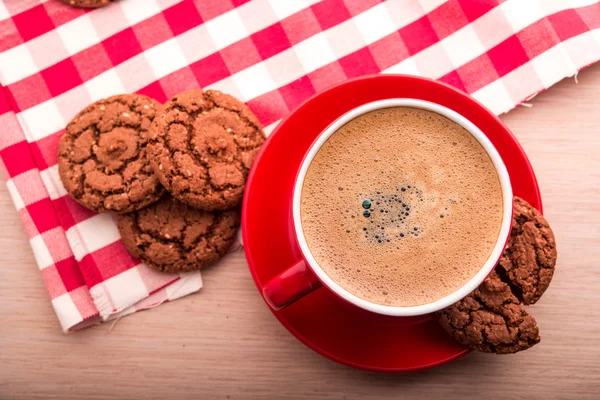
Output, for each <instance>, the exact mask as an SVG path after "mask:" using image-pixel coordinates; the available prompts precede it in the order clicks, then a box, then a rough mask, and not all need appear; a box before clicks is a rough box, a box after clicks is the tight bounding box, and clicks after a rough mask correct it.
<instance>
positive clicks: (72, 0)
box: [60, 0, 114, 8]
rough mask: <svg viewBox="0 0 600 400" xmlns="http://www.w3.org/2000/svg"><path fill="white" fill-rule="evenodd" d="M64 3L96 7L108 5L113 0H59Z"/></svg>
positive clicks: (82, 6)
mask: <svg viewBox="0 0 600 400" xmlns="http://www.w3.org/2000/svg"><path fill="white" fill-rule="evenodd" d="M60 1H62V2H63V3H65V4H68V5H70V6H73V7H81V8H98V7H103V6H105V5H108V4H109V3H111V2H112V1H114V0H60Z"/></svg>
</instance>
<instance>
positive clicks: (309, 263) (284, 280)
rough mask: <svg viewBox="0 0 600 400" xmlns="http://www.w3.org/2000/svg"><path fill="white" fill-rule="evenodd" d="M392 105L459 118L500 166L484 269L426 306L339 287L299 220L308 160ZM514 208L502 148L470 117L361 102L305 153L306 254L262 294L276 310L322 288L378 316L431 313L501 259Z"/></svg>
mask: <svg viewBox="0 0 600 400" xmlns="http://www.w3.org/2000/svg"><path fill="white" fill-rule="evenodd" d="M389 107H414V108H420V109H424V110H428V111H432V112H435V113H438V114H440V115H442V116H444V117H446V118H448V119H450V120H452V121H454V122H456V123H457V124H459V125H461V126H462V127H463V128H465V129H466V130H467V131H468V132H469V133H470V134H471V135H473V137H474V138H475V139H476V140H477V141H478V142H479V143H480V144H481V145H482V147H483V148H484V149H485V151H486V152H487V153H488V155H489V156H490V159H491V160H492V162H493V165H494V166H495V167H496V171H497V173H498V177H499V180H500V186H501V189H502V198H503V213H502V221H501V225H500V229H499V234H498V237H497V240H496V243H495V245H494V248H493V250H492V252H491V254H490V256H489V257H488V259H487V260H486V262H485V263H483V264H482V266H481V268H480V270H479V271H478V272H477V273H476V274H475V276H473V277H472V278H471V279H470V280H468V281H467V282H466V283H465V284H464V285H463V286H462V287H460V288H459V289H458V290H456V291H455V292H453V293H451V294H449V295H447V296H445V297H443V298H441V299H438V300H436V301H434V302H432V303H428V304H421V305H416V306H408V307H401V306H389V305H382V304H377V303H373V302H370V301H367V300H365V299H362V298H360V297H358V296H356V295H354V294H353V293H350V292H349V291H347V290H346V289H344V288H343V287H341V286H340V285H339V284H338V283H337V282H335V281H334V280H332V279H331V278H330V277H329V275H327V273H326V272H325V271H324V270H323V269H322V268H321V267H320V266H319V264H318V263H317V261H316V260H315V258H314V257H313V255H312V253H311V251H310V248H309V247H308V244H307V242H306V238H305V237H304V233H303V230H302V220H301V218H300V198H301V193H302V186H303V183H304V178H305V176H306V171H307V170H308V167H309V165H310V163H311V162H312V160H313V158H314V156H315V155H316V153H317V152H318V151H319V149H320V148H321V146H322V145H323V144H324V143H325V142H326V141H327V139H328V138H329V137H330V136H331V135H332V134H334V133H335V132H336V131H337V130H338V129H339V128H340V127H341V126H343V125H344V124H346V123H347V122H349V121H350V120H352V119H354V118H356V117H358V116H360V115H362V114H365V113H367V112H371V111H374V110H378V109H382V108H389ZM512 212H513V203H512V187H511V182H510V177H509V175H508V172H507V170H506V166H505V165H504V162H503V161H502V158H501V157H500V155H499V154H498V151H497V150H496V148H495V147H494V145H493V144H492V143H491V142H490V140H489V139H488V138H487V136H486V135H485V134H484V133H483V132H482V131H481V130H480V129H479V128H478V127H477V126H476V125H475V124H473V123H472V122H471V121H469V120H468V119H467V118H465V117H464V116H462V115H461V114H459V113H457V112H455V111H453V110H451V109H449V108H447V107H445V106H442V105H440V104H436V103H432V102H428V101H424V100H418V99H410V98H396V99H386V100H379V101H375V102H371V103H367V104H364V105H361V106H359V107H357V108H355V109H353V110H350V111H349V112H347V113H345V114H344V115H342V116H341V117H339V118H338V119H337V120H335V121H334V122H332V123H331V124H330V125H329V126H328V127H327V128H326V129H325V130H324V131H323V132H322V133H321V134H320V135H319V136H318V137H317V139H316V140H315V141H314V142H313V144H312V145H311V147H310V148H309V150H308V152H307V153H306V155H305V156H304V159H303V161H302V164H301V165H300V168H299V170H298V173H297V176H296V180H295V184H294V193H293V203H292V215H293V224H294V234H295V239H296V241H297V243H298V247H299V248H300V251H301V254H302V257H301V258H300V259H299V260H298V261H297V262H296V263H294V264H293V265H291V266H290V267H289V268H288V269H286V270H285V271H284V272H282V273H281V274H279V275H278V276H276V277H274V278H273V279H271V280H270V281H269V282H268V283H267V284H266V285H265V286H264V287H263V295H264V298H265V299H266V301H267V302H268V304H269V305H270V306H271V307H272V308H274V309H281V308H283V307H286V306H288V305H289V304H292V303H293V302H294V301H296V300H298V299H300V298H302V297H303V296H306V295H308V294H309V293H310V292H312V291H313V290H315V289H317V288H319V287H321V286H323V287H324V288H326V289H327V290H331V291H332V292H334V293H335V294H336V295H337V296H339V297H340V298H342V299H344V300H345V301H347V302H349V303H351V304H353V305H355V306H357V307H360V308H362V309H365V310H367V311H370V312H374V313H377V314H383V315H391V316H415V315H423V314H429V313H432V312H435V311H438V310H441V309H442V308H445V307H447V306H449V305H451V304H453V303H455V302H457V301H459V300H461V299H462V298H464V297H465V296H466V295H468V294H469V293H471V292H472V291H473V290H474V289H475V288H476V287H477V286H479V285H480V284H481V282H482V281H483V280H484V279H485V278H486V277H487V276H488V275H489V274H490V272H491V271H492V270H493V269H494V267H495V265H496V264H497V262H498V260H499V259H500V256H501V255H502V252H503V250H504V247H505V246H506V242H507V240H508V237H509V234H510V228H511V222H512Z"/></svg>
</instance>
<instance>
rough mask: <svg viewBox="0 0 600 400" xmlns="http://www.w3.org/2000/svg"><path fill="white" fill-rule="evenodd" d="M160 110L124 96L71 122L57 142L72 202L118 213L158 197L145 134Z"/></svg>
mask: <svg viewBox="0 0 600 400" xmlns="http://www.w3.org/2000/svg"><path fill="white" fill-rule="evenodd" d="M159 109H160V104H159V103H158V102H156V101H155V100H153V99H150V98H149V97H146V96H140V95H129V94H125V95H118V96H113V97H109V98H107V99H104V100H99V101H97V102H95V103H93V104H91V105H89V106H87V107H86V108H85V109H83V110H82V111H81V112H80V113H79V114H77V115H76V116H75V118H73V120H72V121H71V122H70V123H69V125H67V128H66V133H65V134H64V135H63V136H62V137H61V139H60V143H59V148H58V171H59V175H60V178H61V180H62V182H63V185H64V186H65V189H66V190H67V192H68V193H69V194H70V195H71V196H72V197H73V198H74V199H75V201H77V202H78V203H80V204H82V205H83V206H85V207H87V208H89V209H91V210H94V211H98V212H113V213H123V212H130V211H134V210H139V209H140V208H143V207H145V206H147V205H149V204H151V203H153V202H155V201H157V200H158V199H159V198H160V197H161V196H162V195H163V193H164V189H163V188H162V186H161V185H160V183H159V182H158V179H157V177H156V176H155V175H154V172H153V170H152V168H151V167H150V164H149V162H148V159H147V157H146V145H147V142H148V129H149V128H150V124H151V123H152V121H153V120H154V117H155V116H156V114H157V112H158V110H159Z"/></svg>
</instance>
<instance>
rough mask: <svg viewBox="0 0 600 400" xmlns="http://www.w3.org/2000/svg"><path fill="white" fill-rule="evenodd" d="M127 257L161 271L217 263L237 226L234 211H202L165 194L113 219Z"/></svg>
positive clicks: (183, 269)
mask: <svg viewBox="0 0 600 400" xmlns="http://www.w3.org/2000/svg"><path fill="white" fill-rule="evenodd" d="M117 223H118V226H119V231H120V232H121V238H122V239H123V243H125V246H126V247H127V249H128V250H129V252H130V253H131V254H133V255H134V256H136V257H137V258H139V259H140V260H142V261H143V262H145V263H146V264H147V265H148V266H150V267H152V268H154V269H157V270H159V271H163V272H181V271H191V270H196V269H200V268H202V267H204V266H206V265H208V264H212V263H214V262H216V261H218V260H219V259H220V258H221V257H223V255H225V253H227V250H229V247H230V246H231V244H232V242H233V241H234V239H235V237H236V231H237V229H238V227H239V225H240V211H239V210H238V209H232V210H226V211H202V210H198V209H196V208H192V207H189V206H188V205H186V204H184V203H182V202H180V201H179V200H177V199H175V198H173V197H171V196H169V195H166V196H165V197H163V198H162V199H161V200H160V201H159V202H157V203H155V204H153V205H151V206H150V207H147V208H144V209H143V210H139V211H135V212H132V213H129V214H121V215H119V216H117Z"/></svg>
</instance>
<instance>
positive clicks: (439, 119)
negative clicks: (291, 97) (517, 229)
mask: <svg viewBox="0 0 600 400" xmlns="http://www.w3.org/2000/svg"><path fill="white" fill-rule="evenodd" d="M502 214H503V198H502V188H501V185H500V180H499V177H498V173H497V171H496V168H495V167H494V164H493V163H492V160H491V159H490V157H489V155H488V154H487V152H486V151H485V149H484V148H483V147H482V145H481V144H480V143H479V142H478V141H477V140H476V139H475V138H474V137H473V136H472V135H471V134H470V133H469V132H468V131H467V130H466V129H464V128H463V127H462V126H461V125H459V124H457V123H455V122H454V121H452V120H450V119H448V118H446V117H444V116H442V115H440V114H437V113H434V112H430V111H426V110H422V109H418V108H411V107H393V108H385V109H380V110H376V111H372V112H369V113H366V114H363V115H361V116H359V117H357V118H355V119H353V120H351V121H350V122H348V123H346V124H345V125H344V126H342V127H341V128H340V129H338V130H337V131H336V132H335V133H334V134H333V135H332V136H331V137H330V138H329V139H328V140H327V141H326V142H325V143H324V145H323V146H322V147H321V148H320V149H319V151H318V152H317V154H316V155H315V157H314V159H313V160H312V162H311V164H310V165H309V167H308V170H307V173H306V178H305V180H304V183H303V186H302V192H301V200H300V215H301V221H302V229H303V232H304V236H305V238H306V242H307V244H308V247H309V249H310V252H311V254H312V255H313V257H314V258H315V260H316V261H317V263H318V264H319V266H320V267H321V268H322V269H323V270H324V271H325V272H326V273H327V275H329V277H331V279H332V280H334V281H335V282H336V283H338V284H339V285H340V286H341V287H343V288H344V289H346V290H347V291H349V292H350V293H352V294H354V295H356V296H358V297H360V298H362V299H365V300H367V301H370V302H372V303H377V304H384V305H391V306H416V305H423V304H428V303H431V302H434V301H436V300H439V299H441V298H443V297H445V296H447V295H449V294H452V293H454V292H455V291H456V290H458V289H459V288H460V287H462V286H464V284H465V283H466V282H468V281H469V280H470V279H471V278H472V277H473V276H474V275H475V274H476V273H477V272H478V271H479V270H480V269H481V267H482V266H483V265H484V264H485V262H486V261H487V259H488V257H489V256H490V254H491V252H492V250H493V248H494V246H495V244H496V242H497V239H498V236H499V233H500V227H501V224H502Z"/></svg>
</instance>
